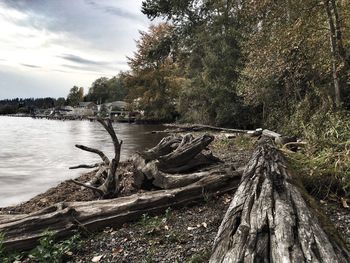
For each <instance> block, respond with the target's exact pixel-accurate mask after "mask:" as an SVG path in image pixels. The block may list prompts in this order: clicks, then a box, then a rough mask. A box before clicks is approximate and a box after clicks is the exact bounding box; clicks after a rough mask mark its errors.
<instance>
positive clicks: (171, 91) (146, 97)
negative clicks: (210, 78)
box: [126, 23, 183, 120]
mask: <svg viewBox="0 0 350 263" xmlns="http://www.w3.org/2000/svg"><path fill="white" fill-rule="evenodd" d="M171 30H172V27H171V26H170V25H169V24H167V23H161V24H159V25H157V26H151V27H150V28H149V31H148V32H140V35H141V37H140V40H138V41H137V52H136V53H135V54H134V57H133V58H129V66H130V67H131V71H130V73H129V75H128V76H127V78H126V83H127V85H128V86H129V95H128V97H129V99H131V100H135V99H138V103H139V108H140V109H141V110H144V111H145V114H146V117H147V118H150V119H157V120H172V119H174V117H175V116H176V111H175V106H176V99H177V97H178V91H179V89H180V87H181V83H182V80H183V79H182V78H181V75H180V74H178V73H179V68H178V65H177V63H176V62H175V59H174V57H173V53H172V50H171V39H170V32H171Z"/></svg>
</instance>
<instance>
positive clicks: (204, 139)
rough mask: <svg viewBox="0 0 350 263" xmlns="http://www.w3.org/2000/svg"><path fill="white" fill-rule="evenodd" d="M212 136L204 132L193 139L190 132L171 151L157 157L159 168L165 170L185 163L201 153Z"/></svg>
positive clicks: (211, 139) (212, 138)
mask: <svg viewBox="0 0 350 263" xmlns="http://www.w3.org/2000/svg"><path fill="white" fill-rule="evenodd" d="M213 140H214V136H212V135H209V134H205V135H203V136H201V137H198V138H196V139H193V137H192V135H191V134H187V135H185V136H184V137H183V139H182V141H181V143H180V144H179V146H178V147H177V148H176V149H175V150H174V151H173V152H171V153H169V154H167V155H163V156H160V157H158V158H157V159H158V161H159V165H158V166H159V168H160V169H161V170H162V171H166V170H167V169H170V168H175V167H179V166H183V165H186V164H187V163H188V162H189V161H191V160H192V159H193V158H194V157H195V156H197V155H198V154H199V153H201V152H202V151H203V150H204V149H205V148H206V147H207V146H208V145H209V144H210V143H211V142H212V141H213Z"/></svg>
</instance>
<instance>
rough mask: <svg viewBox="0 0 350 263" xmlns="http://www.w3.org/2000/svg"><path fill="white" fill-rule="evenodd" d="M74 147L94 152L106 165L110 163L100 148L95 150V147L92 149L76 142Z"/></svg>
mask: <svg viewBox="0 0 350 263" xmlns="http://www.w3.org/2000/svg"><path fill="white" fill-rule="evenodd" d="M75 147H77V148H79V149H80V150H83V151H87V152H92V153H96V154H98V155H99V156H100V157H101V159H102V161H103V162H104V163H105V164H106V165H108V164H109V163H110V161H109V159H108V157H107V156H106V155H105V154H104V153H103V152H102V151H100V150H97V149H94V148H91V147H87V146H84V145H80V144H76V145H75Z"/></svg>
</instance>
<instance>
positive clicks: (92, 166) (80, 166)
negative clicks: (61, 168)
mask: <svg viewBox="0 0 350 263" xmlns="http://www.w3.org/2000/svg"><path fill="white" fill-rule="evenodd" d="M100 165H101V163H95V164H91V165H89V164H80V165H76V166H71V167H69V169H81V168H84V169H91V168H96V167H99V166H100Z"/></svg>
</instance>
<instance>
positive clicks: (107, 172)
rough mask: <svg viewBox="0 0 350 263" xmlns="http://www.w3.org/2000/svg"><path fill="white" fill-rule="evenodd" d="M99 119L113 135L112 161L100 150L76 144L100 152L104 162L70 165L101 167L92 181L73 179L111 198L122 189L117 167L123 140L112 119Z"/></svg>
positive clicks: (81, 147)
mask: <svg viewBox="0 0 350 263" xmlns="http://www.w3.org/2000/svg"><path fill="white" fill-rule="evenodd" d="M97 121H98V122H99V123H101V125H102V126H103V127H104V128H105V130H106V131H107V132H108V133H109V135H110V136H111V139H112V142H113V146H114V158H113V159H112V161H110V160H109V159H108V157H107V156H106V155H105V154H104V153H103V152H102V151H100V150H97V149H94V148H90V147H86V146H84V145H75V146H76V147H77V148H79V149H81V150H84V151H88V152H92V153H96V154H98V155H99V156H100V157H101V159H102V163H96V164H93V165H85V164H82V165H78V166H73V167H70V169H78V168H95V167H99V169H98V170H97V172H96V175H95V177H94V178H93V179H92V180H91V181H90V182H88V183H81V182H78V181H75V180H72V182H74V183H75V184H78V185H80V186H83V187H86V188H89V189H91V190H93V191H94V192H96V193H98V194H99V195H100V196H101V197H102V198H111V197H115V196H116V195H118V193H119V191H120V185H119V182H120V178H119V175H118V174H117V167H118V164H119V161H120V150H121V146H122V143H123V141H120V142H119V140H118V138H117V135H116V134H115V131H114V129H113V126H112V121H111V120H110V119H107V122H105V121H104V120H102V119H97ZM97 183H99V184H97Z"/></svg>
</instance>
